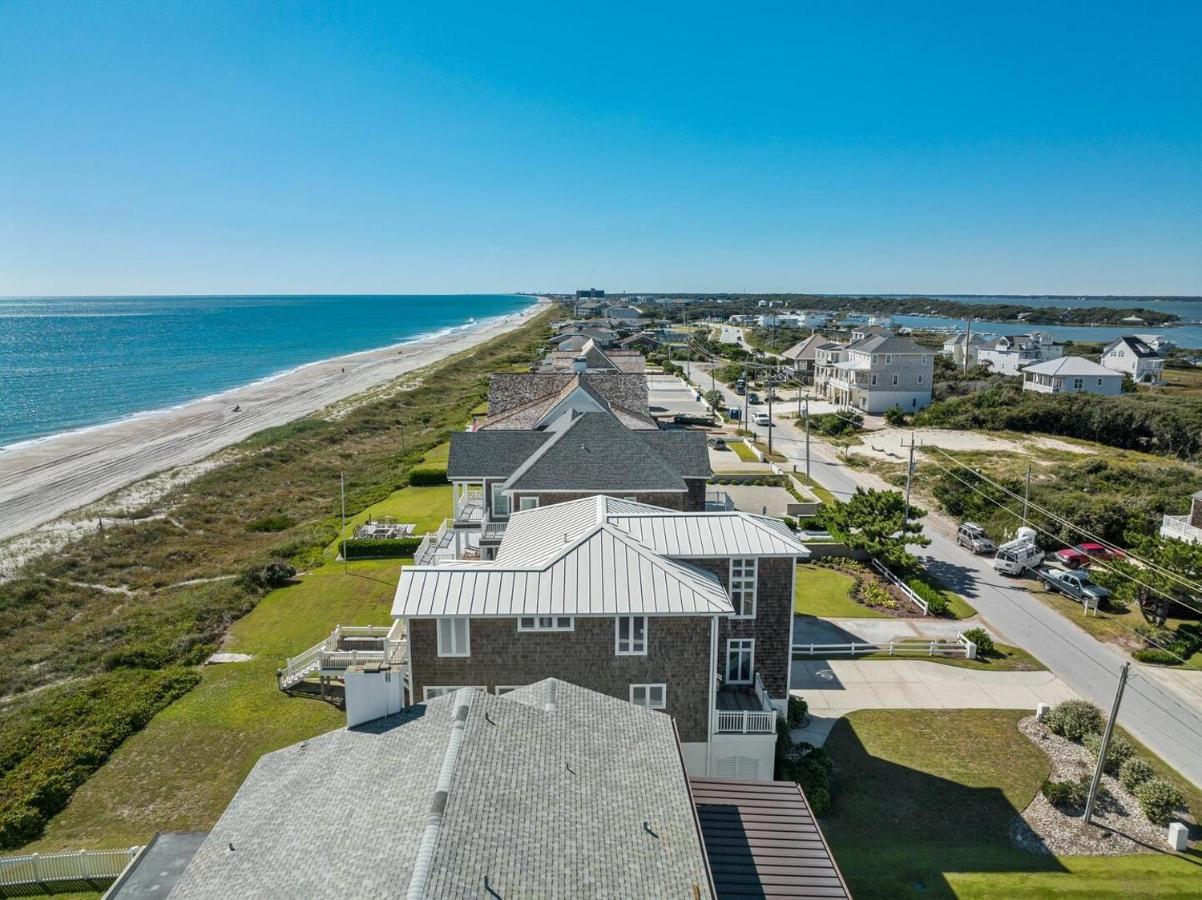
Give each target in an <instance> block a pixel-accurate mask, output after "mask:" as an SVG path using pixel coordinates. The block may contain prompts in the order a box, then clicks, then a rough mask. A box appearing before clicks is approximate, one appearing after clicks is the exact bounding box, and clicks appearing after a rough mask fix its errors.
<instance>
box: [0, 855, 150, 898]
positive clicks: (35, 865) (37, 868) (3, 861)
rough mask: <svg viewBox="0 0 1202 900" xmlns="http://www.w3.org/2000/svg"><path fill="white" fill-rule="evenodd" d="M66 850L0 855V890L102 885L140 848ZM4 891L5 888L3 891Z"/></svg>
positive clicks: (28, 891) (47, 891)
mask: <svg viewBox="0 0 1202 900" xmlns="http://www.w3.org/2000/svg"><path fill="white" fill-rule="evenodd" d="M141 849H142V848H141V847H129V848H127V849H124V850H65V851H62V852H61V853H28V854H25V855H22V856H5V857H0V889H7V888H19V889H24V890H21V891H19V892H20V893H37V892H42V893H52V892H53V891H55V890H56V889H61V888H62V887H63V886H65V885H70V884H90V885H93V886H95V887H104V886H107V885H108V884H110V883H111V882H113V881H114V880H115V879H116V878H117V876H119V875H120V874H121V873H122V872H123V871H124V870H125V867H126V866H128V865H129V863H130V860H132V859H133V858H134V857H135V856H137V855H138V853H139V852H140V851H141ZM3 893H5V894H7V893H8V891H7V890H4V891H3Z"/></svg>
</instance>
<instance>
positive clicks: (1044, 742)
mask: <svg viewBox="0 0 1202 900" xmlns="http://www.w3.org/2000/svg"><path fill="white" fill-rule="evenodd" d="M1018 729H1019V731H1021V732H1022V733H1023V734H1025V735H1026V736H1027V737H1028V738H1030V739H1031V741H1032V743H1034V744H1035V746H1037V747H1039V749H1040V750H1042V751H1043V752H1044V753H1046V754H1047V755H1048V758H1049V759H1050V760H1051V761H1052V774H1051V776H1050V778H1051V780H1052V781H1073V780H1076V779H1078V778H1080V777H1081V776H1082V775H1086V776H1092V774H1093V757H1092V756H1090V753H1089V751H1088V750H1086V749H1085V747H1083V746H1082V745H1080V744H1075V743H1073V742H1072V741H1070V740H1067V739H1065V738H1062V737H1060V736H1059V735H1056V734H1053V733H1052V732H1051V731H1049V730H1048V729H1047V728H1046V727H1045V726H1044V725H1043V724H1042V723H1040V722H1038V721H1036V719H1035V717H1034V716H1028V717H1027V718H1025V719H1023V720H1022V721H1021V722H1019V723H1018ZM1102 786H1103V787H1104V788H1106V790H1108V791H1109V792H1110V797H1109V799H1102V798H1101V797H1099V799H1098V802H1097V803H1095V804H1094V816H1093V819H1094V823H1095V824H1094V825H1092V826H1086V825H1084V824H1083V823H1082V821H1081V816H1082V815H1083V814H1084V812H1085V810H1084V808H1081V809H1073V808H1071V807H1066V808H1065V810H1064V811H1061V810H1060V809H1058V808H1056V807H1055V806H1052V804H1051V803H1049V802H1048V800H1047V798H1046V797H1044V795H1043V793H1042V792H1041V793H1038V794H1036V795H1035V799H1034V800H1032V801H1031V804H1030V806H1028V807H1027V808H1026V809H1024V810H1023V811H1022V812H1021V813H1019V815H1018V816H1016V817H1015V819H1014V821H1013V822H1012V823H1011V825H1010V838H1011V840H1013V841H1014V843H1015V844H1017V845H1018V846H1019V847H1021V848H1022V849H1024V850H1029V851H1030V852H1032V853H1049V854H1052V855H1054V856H1120V855H1123V854H1128V853H1153V852H1163V851H1165V850H1168V849H1169V848H1168V841H1167V838H1166V834H1165V829H1163V828H1160V827H1159V826H1157V825H1153V824H1152V823H1151V822H1149V821H1148V820H1147V819H1145V818H1144V815H1143V813H1142V812H1140V808H1139V802H1138V801H1137V800H1136V799H1135V797H1133V796H1132V795H1131V794H1130V793H1129V792H1128V791H1127V790H1126V788H1124V787H1123V786H1122V785H1121V784H1119V782H1118V780H1117V779H1115V778H1111V777H1110V776H1109V775H1105V774H1103V775H1102ZM1099 825H1100V827H1099Z"/></svg>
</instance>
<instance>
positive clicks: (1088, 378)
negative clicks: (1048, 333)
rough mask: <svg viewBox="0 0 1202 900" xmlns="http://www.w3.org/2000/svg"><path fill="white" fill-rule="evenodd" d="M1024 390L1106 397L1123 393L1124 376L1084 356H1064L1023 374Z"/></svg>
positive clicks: (1029, 369) (1026, 370) (1029, 368)
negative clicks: (1101, 395) (1102, 395)
mask: <svg viewBox="0 0 1202 900" xmlns="http://www.w3.org/2000/svg"><path fill="white" fill-rule="evenodd" d="M1022 376H1023V390H1024V391H1035V392H1036V393H1040V394H1104V395H1106V396H1108V397H1117V396H1118V395H1119V394H1121V393H1122V392H1123V373H1122V372H1115V371H1114V370H1113V369H1108V368H1106V367H1105V366H1100V365H1098V364H1097V363H1096V362H1093V361H1091V360H1088V359H1085V358H1083V357H1080V356H1062V357H1060V358H1059V359H1049V360H1048V361H1047V362H1041V363H1035V364H1034V365H1029V366H1027V367H1026V368H1024V369H1023V370H1022Z"/></svg>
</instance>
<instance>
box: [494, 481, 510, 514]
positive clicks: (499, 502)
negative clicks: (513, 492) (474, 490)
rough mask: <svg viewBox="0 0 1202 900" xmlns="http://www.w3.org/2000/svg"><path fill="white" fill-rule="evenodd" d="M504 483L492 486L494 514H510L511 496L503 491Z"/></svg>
mask: <svg viewBox="0 0 1202 900" xmlns="http://www.w3.org/2000/svg"><path fill="white" fill-rule="evenodd" d="M502 487H503V485H500V484H494V485H493V486H492V514H493V515H494V516H507V515H509V498H508V497H506V496H505V495H504V494H502V493H501V488H502Z"/></svg>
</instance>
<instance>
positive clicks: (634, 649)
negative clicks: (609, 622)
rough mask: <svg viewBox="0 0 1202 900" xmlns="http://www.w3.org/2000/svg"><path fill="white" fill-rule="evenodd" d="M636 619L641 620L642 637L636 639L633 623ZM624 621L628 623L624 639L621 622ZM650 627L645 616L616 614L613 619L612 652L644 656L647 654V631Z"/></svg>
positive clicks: (621, 654) (620, 654) (622, 654)
mask: <svg viewBox="0 0 1202 900" xmlns="http://www.w3.org/2000/svg"><path fill="white" fill-rule="evenodd" d="M636 619H642V620H643V639H642V640H641V641H636V640H635V637H634V623H635V620H636ZM623 622H626V623H627V624H628V625H629V632H628V634H627V637H626V638H625V640H623V638H622V623H623ZM649 627H650V622H649V621H648V619H647V617H646V616H618V617H617V618H615V619H614V654H615V655H617V656H646V655H647V631H648V629H649Z"/></svg>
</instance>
